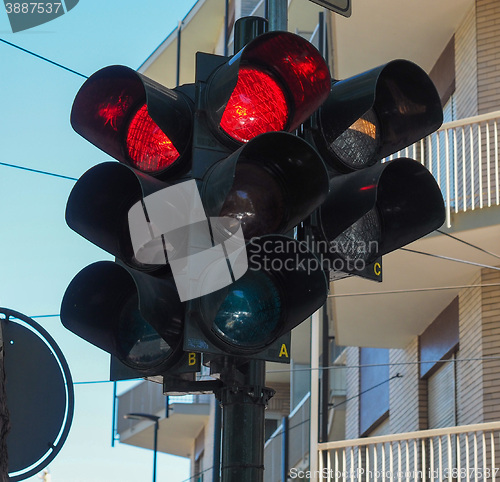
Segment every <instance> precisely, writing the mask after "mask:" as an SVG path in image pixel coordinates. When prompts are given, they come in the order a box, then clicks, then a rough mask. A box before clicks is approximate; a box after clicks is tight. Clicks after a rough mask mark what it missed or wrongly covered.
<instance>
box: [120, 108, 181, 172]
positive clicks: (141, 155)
mask: <svg viewBox="0 0 500 482" xmlns="http://www.w3.org/2000/svg"><path fill="white" fill-rule="evenodd" d="M126 143H127V151H128V155H129V157H130V160H131V163H132V166H133V167H135V168H136V169H139V170H140V171H144V172H158V171H162V170H163V169H166V168H167V167H169V166H171V165H172V164H173V163H174V162H175V161H176V160H177V159H178V158H179V157H180V154H179V151H177V149H176V148H175V146H174V145H173V144H172V141H171V140H170V139H169V138H168V137H167V136H166V135H165V133H164V132H163V131H162V130H161V129H160V128H159V127H158V125H157V124H156V123H155V122H154V121H153V119H151V117H150V115H149V114H148V108H147V106H146V104H144V105H143V106H142V107H140V108H139V110H137V112H136V113H135V114H134V116H133V117H132V120H131V121H130V123H129V126H128V129H127V135H126Z"/></svg>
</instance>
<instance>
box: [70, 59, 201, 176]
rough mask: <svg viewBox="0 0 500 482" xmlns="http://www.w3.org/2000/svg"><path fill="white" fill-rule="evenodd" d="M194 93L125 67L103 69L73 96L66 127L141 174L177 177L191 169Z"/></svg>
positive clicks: (191, 90)
mask: <svg viewBox="0 0 500 482" xmlns="http://www.w3.org/2000/svg"><path fill="white" fill-rule="evenodd" d="M193 96H194V86H192V85H186V86H182V87H179V88H176V89H168V88H166V87H164V86H163V85H160V84H158V83H157V82H155V81H154V80H152V79H149V78H148V77H146V76H144V75H142V74H140V73H138V72H135V71H134V70H132V69H130V68H128V67H124V66H119V65H114V66H110V67H105V68H103V69H101V70H99V71H98V72H96V73H95V74H93V75H92V76H90V77H89V79H88V80H87V81H86V82H85V84H84V85H83V86H82V88H81V89H80V91H79V92H78V94H77V95H76V98H75V101H74V103H73V108H72V110H71V125H72V126H73V129H74V130H75V131H76V132H77V133H78V134H80V135H81V136H82V137H84V138H85V139H87V140H88V141H89V142H91V143H92V144H94V145H95V146H96V147H98V148H99V149H101V150H103V151H104V152H106V153H107V154H109V155H110V156H112V157H114V158H115V159H117V160H118V161H120V162H122V163H124V164H127V165H129V166H131V167H133V168H135V169H138V170H140V171H141V172H144V173H148V174H150V175H151V176H155V177H164V178H165V177H169V176H172V175H178V174H179V173H185V172H186V171H187V170H189V167H190V158H191V142H192V124H193V108H194V105H193ZM166 113H168V114H167V115H166Z"/></svg>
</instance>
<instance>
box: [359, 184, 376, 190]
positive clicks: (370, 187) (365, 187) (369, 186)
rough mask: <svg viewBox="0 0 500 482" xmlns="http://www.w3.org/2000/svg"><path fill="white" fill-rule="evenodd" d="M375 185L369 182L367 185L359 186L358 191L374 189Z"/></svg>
mask: <svg viewBox="0 0 500 482" xmlns="http://www.w3.org/2000/svg"><path fill="white" fill-rule="evenodd" d="M376 187H377V185H376V184H369V185H368V186H363V187H360V188H359V190H360V191H371V190H372V189H375V188H376Z"/></svg>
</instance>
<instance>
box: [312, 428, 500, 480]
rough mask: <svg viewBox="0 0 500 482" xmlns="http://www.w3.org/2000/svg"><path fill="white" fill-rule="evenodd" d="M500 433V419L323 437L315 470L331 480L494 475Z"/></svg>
mask: <svg viewBox="0 0 500 482" xmlns="http://www.w3.org/2000/svg"><path fill="white" fill-rule="evenodd" d="M499 436H500V422H493V423H484V424H478V425H464V426H461V427H449V428H440V429H434V430H423V431H419V432H409V433H401V434H395V435H383V436H379V437H371V438H360V439H353V440H344V441H339V442H328V443H323V444H319V446H318V448H319V454H318V455H319V473H318V474H312V475H317V479H316V480H322V481H328V482H333V481H334V482H347V481H350V482H353V481H355V480H356V481H366V482H372V481H373V482H376V481H378V480H380V481H383V480H385V481H390V482H393V481H398V482H401V481H403V480H404V481H410V480H411V481H422V482H427V481H429V482H432V481H435V480H439V481H442V480H449V481H450V482H451V481H454V482H456V481H466V482H470V481H475V482H478V481H480V480H481V481H482V480H486V479H490V480H493V481H494V480H495V478H497V477H500V473H499V470H500V469H499V463H498V462H497V460H498V456H499V455H500V446H499V444H500V438H499ZM312 478H313V477H312Z"/></svg>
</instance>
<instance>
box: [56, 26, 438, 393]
mask: <svg viewBox="0 0 500 482" xmlns="http://www.w3.org/2000/svg"><path fill="white" fill-rule="evenodd" d="M441 122H442V110H441V106H440V103H439V98H438V96H437V93H436V90H435V88H434V86H433V84H432V82H431V81H430V79H429V78H428V76H427V75H426V74H425V72H423V71H422V70H421V69H420V68H419V67H417V66H416V65H415V64H412V63H411V62H407V61H402V60H398V61H393V62H390V63H388V64H386V65H384V66H380V67H378V68H376V69H372V70H370V71H368V72H366V73H364V74H360V75H359V76H355V77H353V78H350V79H345V80H342V81H336V80H332V79H331V78H330V75H329V73H328V67H327V65H326V63H325V62H324V60H323V59H322V57H321V55H320V54H319V52H317V50H316V49H315V48H314V47H313V46H312V45H311V44H310V43H308V42H307V41H305V40H304V39H302V38H301V37H299V36H297V35H294V34H290V33H287V32H271V33H267V34H263V35H260V36H259V37H257V38H256V39H255V40H253V41H251V42H250V43H249V44H248V45H246V46H245V47H244V48H243V49H242V50H241V51H240V52H239V53H238V54H236V55H235V56H233V57H232V58H230V59H228V58H226V57H220V56H216V55H210V54H201V53H199V54H197V59H196V82H195V84H194V85H186V86H180V87H178V88H176V89H167V88H165V87H163V86H161V85H159V84H157V83H156V82H154V81H152V80H151V79H148V78H147V77H145V76H143V75H142V74H138V73H136V72H134V71H132V70H130V69H128V68H126V67H120V66H113V67H107V68H105V69H102V70H101V71H99V72H97V73H96V74H94V75H93V76H91V77H90V78H89V79H88V80H87V81H86V82H85V84H84V85H83V86H82V88H81V89H80V91H79V93H78V94H77V96H76V98H75V102H74V105H73V110H72V115H71V123H72V125H73V127H74V129H75V130H76V131H77V132H78V133H79V134H81V135H82V136H83V137H85V138H86V139H88V140H89V141H90V142H92V143H94V144H95V145H96V146H97V147H99V148H100V149H102V150H104V151H105V152H107V153H108V154H110V155H111V156H113V157H114V158H116V159H117V160H118V161H119V163H116V162H106V163H103V164H99V165H97V166H95V167H94V168H92V169H90V170H89V171H88V172H87V173H85V174H84V175H83V176H82V177H81V179H80V180H79V181H78V182H77V184H76V185H75V187H74V189H73V191H72V193H71V195H70V198H69V200H68V205H67V210H66V219H67V223H68V225H69V226H70V227H71V228H72V229H74V230H75V231H76V232H78V233H79V234H81V235H82V236H84V237H85V238H87V239H88V240H89V241H91V242H92V243H94V244H95V245H97V246H99V247H101V248H102V249H104V250H105V251H107V252H108V253H110V254H112V255H113V256H115V258H116V261H115V262H114V263H113V262H99V263H95V264H94V265H91V266H89V267H87V268H84V269H83V270H82V271H81V272H80V273H79V274H78V275H77V276H76V277H75V279H74V280H73V281H72V283H71V284H70V285H69V287H68V290H67V292H66V294H65V297H64V299H63V306H62V309H61V319H62V321H63V324H64V325H65V326H66V327H67V328H69V329H70V330H72V331H73V332H74V333H76V334H77V335H78V336H81V337H82V338H84V339H86V340H87V341H89V342H90V343H93V344H94V345H96V346H98V347H99V348H101V349H103V350H105V351H107V352H109V353H111V354H112V355H113V357H114V358H113V360H119V362H120V364H121V365H122V366H123V367H126V368H127V369H128V370H132V372H133V373H136V374H139V375H140V376H148V377H151V376H153V377H155V376H158V375H163V376H166V377H169V376H172V374H175V376H176V377H177V376H179V374H182V373H185V372H191V371H193V369H194V368H192V367H191V368H189V367H186V365H185V363H184V364H183V360H184V362H185V352H190V353H191V352H196V353H205V354H211V355H215V356H216V357H217V356H232V357H242V358H243V359H245V358H260V359H265V360H275V361H288V360H289V354H290V346H289V344H290V330H291V329H293V328H294V327H295V326H297V325H298V324H299V323H301V322H302V321H303V320H304V319H305V318H307V317H308V316H309V315H311V314H312V313H313V312H314V311H316V310H317V309H318V308H319V307H320V306H321V305H322V304H323V303H324V302H325V300H326V296H327V291H328V283H327V277H326V275H327V274H328V273H329V272H330V275H331V273H332V272H333V273H335V272H339V271H340V272H341V273H347V274H356V275H359V276H363V277H371V278H374V279H378V280H380V279H381V265H380V263H381V256H382V255H384V254H386V253H388V252H390V251H393V250H395V249H397V248H399V247H402V246H404V245H405V244H407V243H409V242H411V241H413V240H415V239H418V238H420V237H421V236H423V235H425V234H427V233H429V232H431V231H432V230H433V229H436V228H438V227H439V226H440V225H441V224H442V222H443V220H444V207H443V200H442V196H441V194H440V191H439V188H438V186H437V184H436V182H435V181H434V179H433V178H432V175H431V174H430V173H429V172H428V171H427V170H426V169H425V168H424V167H423V166H422V165H420V164H418V163H417V162H416V161H412V160H410V159H400V160H396V161H392V162H389V163H381V162H380V161H381V159H382V158H383V157H385V156H387V155H389V154H391V153H393V152H395V151H397V150H399V149H402V148H404V147H406V146H408V145H409V144H411V143H413V142H415V141H416V140H418V139H420V138H422V137H424V136H425V135H427V134H429V133H430V132H432V131H433V130H435V129H437V128H438V127H439V125H440V124H441ZM301 125H303V128H300V126H301ZM295 130H297V132H296V134H298V135H295V134H293V133H291V132H292V131H295ZM286 131H289V132H286ZM179 193H180V194H179ZM349 260H352V261H353V264H352V266H349V263H348V262H349ZM360 265H362V266H363V268H361V266H360ZM367 266H369V267H370V266H371V267H372V268H373V266H375V268H374V270H373V271H374V274H373V273H372V275H369V274H367V273H368V271H369V269H368V270H367V268H366V267H367ZM285 353H286V356H285V355H284V354H285ZM197 366H199V365H198V364H197ZM125 371H126V370H125ZM169 386H170V387H172V386H175V382H174V383H170V384H169Z"/></svg>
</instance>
